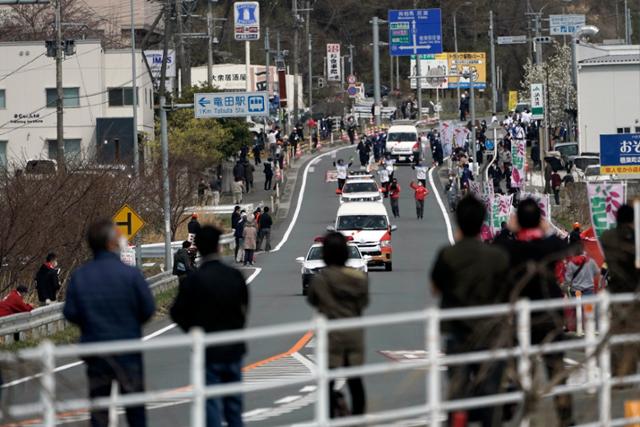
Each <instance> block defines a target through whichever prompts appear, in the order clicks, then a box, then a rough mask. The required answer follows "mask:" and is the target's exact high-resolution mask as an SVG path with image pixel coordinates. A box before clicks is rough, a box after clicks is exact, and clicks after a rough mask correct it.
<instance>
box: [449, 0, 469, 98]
mask: <svg viewBox="0 0 640 427" xmlns="http://www.w3.org/2000/svg"><path fill="white" fill-rule="evenodd" d="M472 4H473V2H471V1H465V2H464V3H461V4H460V5H459V6H458V7H456V8H455V9H453V48H454V50H455V52H456V53H458V25H457V22H456V14H457V13H458V10H460V9H461V8H463V7H464V6H471V5H472ZM456 92H457V94H458V102H460V87H458V89H457V91H456Z"/></svg>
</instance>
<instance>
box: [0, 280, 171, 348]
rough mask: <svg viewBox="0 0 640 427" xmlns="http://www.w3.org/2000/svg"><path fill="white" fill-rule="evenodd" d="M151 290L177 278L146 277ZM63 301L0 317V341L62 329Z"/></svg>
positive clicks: (155, 291)
mask: <svg viewBox="0 0 640 427" xmlns="http://www.w3.org/2000/svg"><path fill="white" fill-rule="evenodd" d="M147 281H148V283H149V287H150V288H151V292H152V293H153V294H154V295H157V294H159V293H161V292H163V291H165V290H167V289H170V288H172V287H174V286H176V285H177V283H178V280H177V278H176V277H175V276H172V275H171V274H169V273H160V274H157V275H155V276H153V277H150V278H149V279H147ZM63 307H64V302H56V303H53V304H49V305H46V306H44V307H38V308H35V309H33V310H32V311H30V312H28V313H18V314H14V315H11V316H6V317H2V318H0V342H3V343H5V344H8V343H12V342H14V341H22V340H25V339H29V338H32V339H35V338H40V337H46V336H49V335H52V334H54V333H56V332H59V331H62V330H64V329H65V328H66V327H67V326H68V323H67V321H66V320H65V318H64V316H63V315H62V309H63Z"/></svg>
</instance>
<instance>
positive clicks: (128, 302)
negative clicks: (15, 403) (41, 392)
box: [63, 219, 155, 427]
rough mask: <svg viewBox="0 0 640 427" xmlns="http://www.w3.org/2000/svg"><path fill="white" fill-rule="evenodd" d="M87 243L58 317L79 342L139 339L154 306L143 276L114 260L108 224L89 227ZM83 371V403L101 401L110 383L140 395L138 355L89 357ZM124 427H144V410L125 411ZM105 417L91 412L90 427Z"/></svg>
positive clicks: (119, 241)
mask: <svg viewBox="0 0 640 427" xmlns="http://www.w3.org/2000/svg"><path fill="white" fill-rule="evenodd" d="M87 240H88V243H89V247H90V249H91V252H93V255H94V259H93V260H91V261H89V262H87V263H85V264H84V265H82V266H81V267H79V268H78V269H77V270H75V271H74V272H73V274H72V276H71V280H70V282H69V287H68V289H67V294H66V301H65V305H64V310H63V314H64V317H65V318H66V319H67V320H68V321H69V322H71V323H74V324H76V325H78V327H79V328H80V332H81V335H80V342H82V343H90V342H105V341H116V340H131V339H140V338H141V337H142V325H143V324H144V323H146V322H147V321H148V320H149V319H150V318H151V316H152V315H153V313H154V311H155V302H154V299H153V295H151V291H150V290H149V285H148V284H147V282H146V280H145V279H144V276H143V275H142V273H141V272H140V270H138V269H137V268H135V267H129V266H127V265H126V264H124V263H123V262H122V261H121V260H120V251H121V249H122V245H123V244H124V245H126V239H124V238H123V237H122V236H121V235H120V232H119V230H118V229H117V228H116V226H115V224H114V223H113V221H111V220H109V219H102V220H98V221H96V222H94V223H93V224H91V225H90V226H89V229H88V231H87ZM84 361H85V363H86V366H87V377H88V386H89V397H90V398H91V399H95V398H100V397H106V396H109V395H110V393H111V383H112V382H113V381H116V382H117V383H118V384H119V386H120V393H122V394H128V393H139V392H144V369H143V363H142V354H141V353H135V352H134V353H128V354H124V355H113V356H92V357H87V358H85V359H84ZM125 411H126V418H127V423H128V424H129V426H130V427H146V425H147V420H146V413H145V408H144V405H141V406H129V407H127V408H126V410H125ZM108 412H109V411H108V410H107V409H96V410H93V411H91V426H92V427H102V426H104V427H107V426H108V425H109V413H108Z"/></svg>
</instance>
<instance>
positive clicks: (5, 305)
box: [0, 289, 33, 317]
mask: <svg viewBox="0 0 640 427" xmlns="http://www.w3.org/2000/svg"><path fill="white" fill-rule="evenodd" d="M31 310H33V307H32V306H31V305H30V304H27V303H26V302H24V300H23V299H22V295H20V292H18V291H16V290H15V289H14V290H13V291H11V292H9V295H7V296H6V297H4V299H3V300H2V301H0V317H2V316H9V315H11V314H16V313H24V312H27V311H31Z"/></svg>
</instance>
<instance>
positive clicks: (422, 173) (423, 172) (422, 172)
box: [412, 162, 429, 188]
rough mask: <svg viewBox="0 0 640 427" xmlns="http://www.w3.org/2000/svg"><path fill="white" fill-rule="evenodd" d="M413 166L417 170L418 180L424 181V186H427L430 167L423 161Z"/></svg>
mask: <svg viewBox="0 0 640 427" xmlns="http://www.w3.org/2000/svg"><path fill="white" fill-rule="evenodd" d="M412 168H413V169H414V170H415V171H416V179H417V180H418V182H420V183H422V186H423V187H425V188H426V187H427V172H428V171H429V168H428V167H426V166H425V165H423V164H422V163H421V162H418V163H416V164H415V165H413V166H412Z"/></svg>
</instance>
